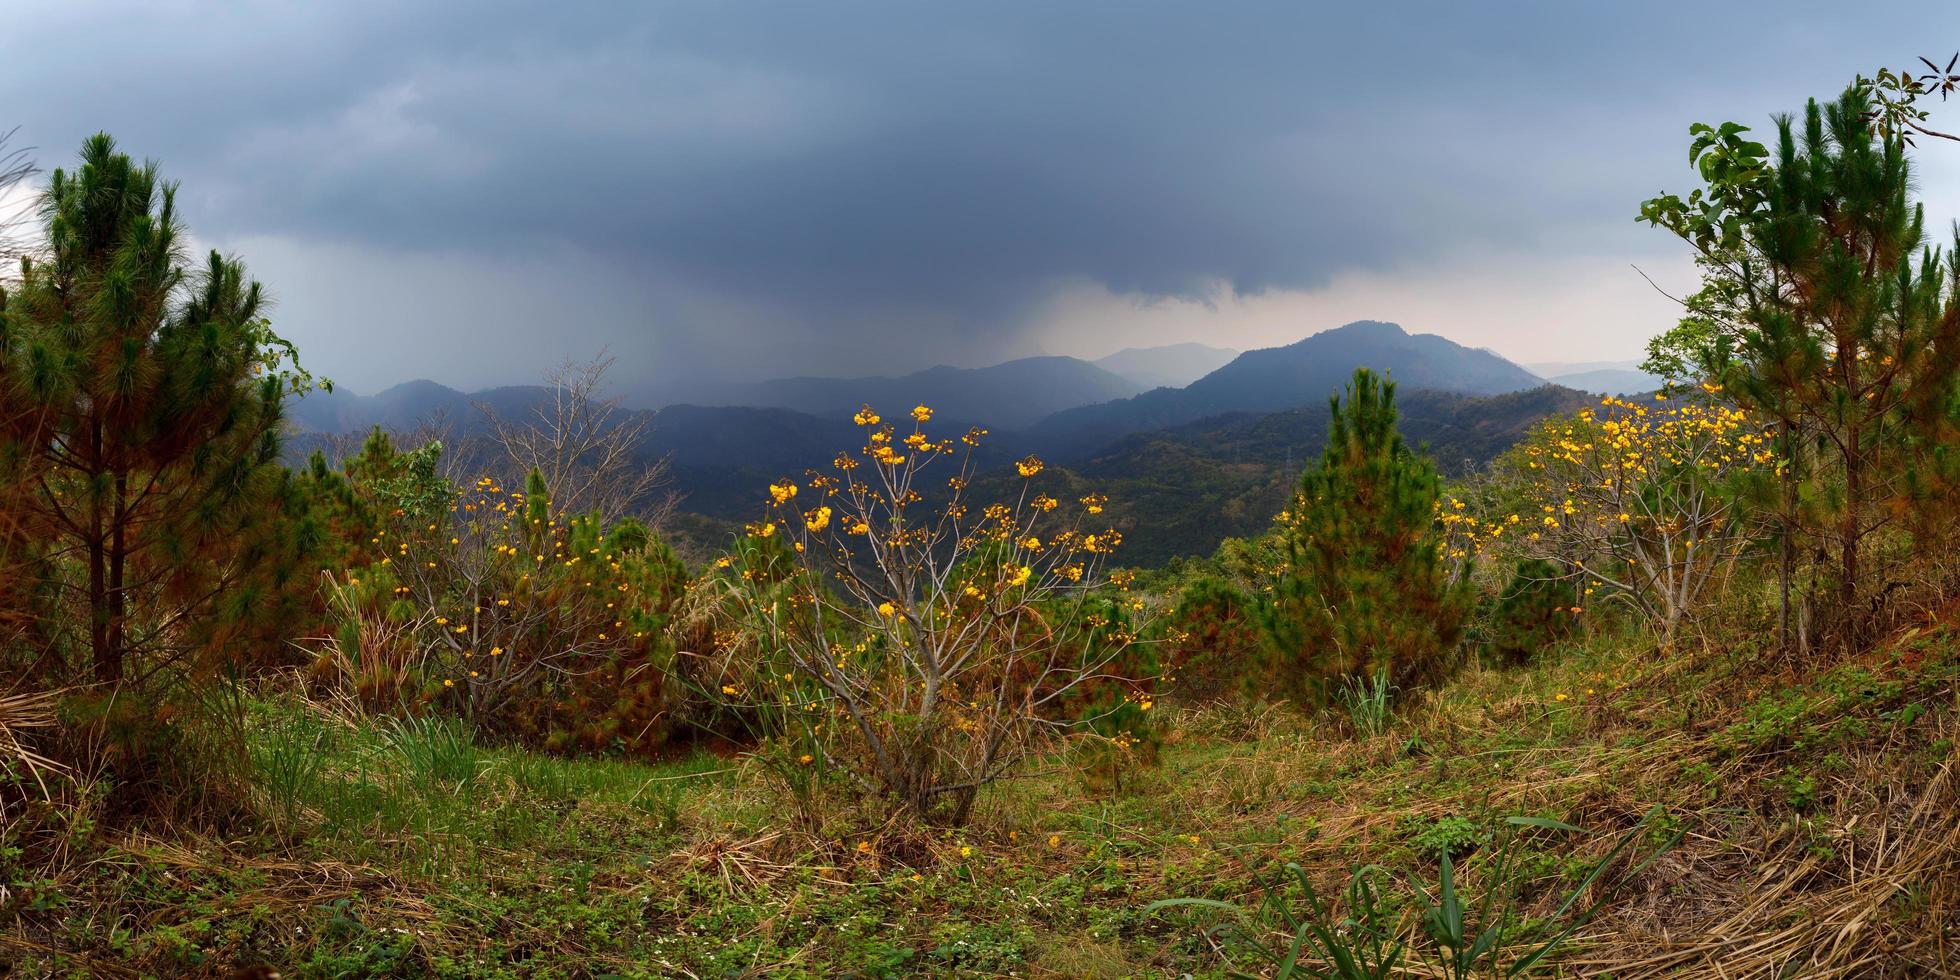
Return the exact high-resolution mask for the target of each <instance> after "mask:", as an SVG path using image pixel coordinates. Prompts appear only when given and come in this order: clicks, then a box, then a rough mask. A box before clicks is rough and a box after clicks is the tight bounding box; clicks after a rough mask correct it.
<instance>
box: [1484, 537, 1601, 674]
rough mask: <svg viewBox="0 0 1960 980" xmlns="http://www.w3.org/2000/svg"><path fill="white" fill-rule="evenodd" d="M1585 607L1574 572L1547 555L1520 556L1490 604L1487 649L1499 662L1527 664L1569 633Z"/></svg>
mask: <svg viewBox="0 0 1960 980" xmlns="http://www.w3.org/2000/svg"><path fill="white" fill-rule="evenodd" d="M1580 608H1581V607H1580V605H1579V590H1578V588H1577V587H1576V586H1575V585H1574V584H1573V582H1572V576H1571V575H1570V574H1568V573H1567V572H1565V571H1564V570H1563V569H1561V568H1560V567H1559V566H1557V565H1555V564H1553V563H1551V562H1549V561H1546V560H1544V559H1542V558H1524V559H1520V560H1519V561H1518V562H1517V564H1516V566H1515V567H1514V568H1513V570H1512V572H1511V581H1510V582H1509V584H1507V585H1506V586H1505V587H1504V591H1503V592H1502V593H1501V594H1499V595H1498V596H1497V597H1496V598H1495V599H1494V600H1493V601H1492V603H1491V608H1490V618H1489V624H1488V637H1489V639H1488V640H1487V642H1486V644H1485V648H1486V650H1488V652H1489V654H1490V656H1491V657H1492V658H1493V659H1495V660H1497V661H1498V662H1500V663H1505V664H1512V665H1517V664H1522V663H1524V662H1525V661H1527V660H1529V659H1531V657H1532V655H1533V654H1536V653H1537V652H1538V651H1539V650H1541V649H1543V648H1545V647H1546V646H1548V645H1550V644H1553V643H1556V642H1558V641H1559V640H1561V639H1563V638H1564V637H1566V636H1567V635H1569V634H1570V633H1571V632H1572V629H1573V626H1574V624H1575V617H1577V616H1578V615H1579V613H1580Z"/></svg>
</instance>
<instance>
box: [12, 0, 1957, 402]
mask: <svg viewBox="0 0 1960 980" xmlns="http://www.w3.org/2000/svg"><path fill="white" fill-rule="evenodd" d="M1956 47H1960V8H1951V9H1949V8H1945V7H1942V6H1941V5H1938V4H1920V5H1904V4H1899V5H1884V6H1883V7H1881V8H1866V7H1865V6H1864V5H1857V4H1846V3H1842V2H1836V3H1831V4H1821V3H1819V4H1810V3H1803V2H1785V3H1775V4H1767V3H1765V4H1740V3H1722V4H1710V3H1706V2H1697V3H1673V2H1667V0H1663V2H1654V3H1640V4H1622V3H1604V2H1586V0H1557V2H1546V3H1505V2H1491V3H1462V2H1460V0H1459V2H1453V3H1436V4H1428V3H1421V4H1418V3H1386V2H1384V3H1343V4H1330V3H1308V2H1291V3H1253V2H1246V3H1233V2H1219V3H1178V4H1171V3H1155V2H1149V0H1129V2H1108V3H1090V2H1056V0H1035V2H1016V0H989V2H984V3H978V2H964V3H934V2H923V0H881V2H855V0H835V2H823V3H811V2H808V0H800V2H779V3H774V2H737V0H726V2H714V3H708V2H701V0H687V2H653V0H649V2H633V3H620V2H607V3H582V2H578V0H557V2H553V3H516V2H509V0H421V2H414V3H404V2H401V0H336V2H334V3H321V4H293V3H288V2H254V0H233V2H224V3H219V2H206V3H192V2H187V0H150V2H146V3H106V2H95V0H6V2H5V3H0V130H4V129H6V128H9V127H12V126H18V127H19V132H18V133H17V134H16V135H15V137H14V141H13V144H12V145H14V146H22V145H26V146H32V147H34V149H35V156H36V157H37V159H38V160H39V162H40V164H41V166H42V167H43V168H44V169H51V168H53V167H56V166H61V165H63V164H65V163H66V162H67V161H68V160H70V159H72V158H73V157H74V155H75V153H76V150H77V149H78V148H79V146H80V145H81V142H82V140H83V139H84V138H85V137H86V136H87V135H89V134H91V133H93V132H96V131H98V130H104V131H107V132H109V133H111V134H112V135H114V136H115V137H116V138H117V140H118V141H119V142H120V144H121V145H122V146H123V147H124V148H125V149H126V150H127V151H129V152H130V153H132V154H133V155H137V156H142V157H149V158H154V159H155V160H157V161H158V162H159V164H160V166H161V168H162V170H163V171H164V173H165V175H166V176H167V177H170V178H173V179H176V180H179V181H181V183H182V190H181V192H180V195H179V203H180V209H181V212H182V214H183V215H184V216H185V218H186V220H187V222H188V223H189V224H190V226H191V229H192V231H193V233H194V234H195V236H196V238H197V241H198V242H199V243H200V244H202V245H208V246H211V247H217V248H220V249H222V250H224V251H226V252H229V253H233V254H235V255H237V256H239V257H241V258H242V259H243V260H244V261H245V263H246V265H247V267H248V269H249V270H250V271H251V272H252V274H253V275H254V276H255V277H257V278H258V279H260V280H261V281H263V282H264V283H265V284H266V286H267V288H268V290H269V292H270V294H271V295H272V297H273V298H274V300H275V302H276V304H277V305H276V306H275V308H274V314H273V316H274V325H275V328H276V329H278V330H279V331H280V332H281V333H282V334H283V335H284V336H286V337H287V338H288V339H290V340H292V341H294V342H295V343H296V344H298V345H299V348H300V350H301V353H302V356H303V358H304V359H305V361H306V363H307V366H308V367H309V368H311V369H313V370H315V371H316V372H318V373H323V374H325V375H327V376H329V377H331V378H333V379H334V380H335V381H336V382H338V383H339V384H341V385H342V386H344V387H347V388H349V389H351V390H355V391H363V392H371V391H374V390H377V389H379V388H382V387H385V386H387V385H391V384H395V383H398V382H401V381H404V380H408V379H412V378H418V377H426V378H432V379H435V380H438V381H442V382H444V383H447V384H450V385H454V386H457V387H462V388H476V387H482V386H488V385H494V384H508V383H525V382H531V381H535V380H537V378H538V377H539V376H540V374H541V373H542V372H543V370H544V369H545V368H547V367H549V366H550V365H553V364H556V363H559V362H562V361H564V360H567V359H572V360H583V359H586V358H588V357H590V356H592V355H594V354H595V353H597V352H599V351H601V350H604V351H607V352H609V353H610V354H612V355H613V356H615V357H616V358H617V361H616V364H615V367H614V369H613V370H614V381H615V382H616V383H619V384H620V385H622V388H623V389H624V390H627V391H629V392H631V393H632V395H633V397H635V398H636V399H638V400H642V401H658V400H661V399H663V398H665V397H678V395H677V394H676V393H684V392H685V391H686V390H687V388H688V387H689V386H690V385H691V384H696V383H699V382H701V381H703V380H704V379H710V378H734V379H756V378H764V377H772V376H782V375H790V374H829V375H875V374H895V373H903V372H906V371H911V370H917V369H920V368H924V367H928V366H931V365H934V364H940V363H946V364H954V365H962V366H979V365H984V364H988V363H993V362H997V361H999V360H1002V359H1005V358H1009V357H1018V356H1027V355H1033V354H1068V355H1074V356H1080V357H1088V358H1093V357H1099V356H1102V355H1105V354H1108V353H1111V352H1113V351H1115V350H1118V349H1121V348H1124V347H1132V346H1149V345H1155V344H1167V343H1176V342H1181V341H1190V340H1195V341H1201V342H1205V343H1210V344H1214V345H1218V346H1225V347H1233V348H1240V349H1246V348H1253V347H1264V346H1273V345H1277V344H1284V343H1290V342H1292V341H1295V340H1298V339H1300V338H1301V337H1304V336H1306V335H1308V334H1311V333H1314V332H1316V331H1319V330H1322V329H1326V328H1328V327H1333V326H1337V325H1339V324H1341V323H1345V322H1348V321H1351V320H1356V319H1383V320H1393V321H1396V322H1400V323H1401V324H1403V325H1404V326H1405V327H1407V328H1409V329H1410V330H1411V331H1412V332H1423V333H1438V334H1442V335H1444V336H1446V337H1449V338H1451V339H1453V340H1456V341H1458V342H1460V343H1464V344H1469V345H1472V346H1481V347H1488V348H1491V349H1493V350H1495V351H1497V352H1498V353H1500V354H1504V355H1506V356H1508V357H1511V358H1513V359H1515V360H1519V361H1525V362H1543V361H1601V360H1618V359H1635V358H1637V357H1638V356H1639V354H1640V351H1641V348H1642V346H1643V344H1644V342H1645V340H1646V338H1648V337H1649V336H1651V335H1653V334H1655V333H1658V332H1660V331H1661V330H1664V329H1666V328H1667V327H1668V326H1669V325H1671V323H1672V322H1673V319H1674V318H1675V316H1676V309H1677V308H1676V306H1675V304H1674V303H1673V302H1672V301H1671V300H1670V299H1668V297H1667V296H1666V295H1664V293H1663V291H1665V292H1671V293H1674V294H1677V295H1678V294H1682V293H1685V292H1687V291H1689V290H1691V289H1692V286H1693V282H1694V270H1693V268H1692V266H1691V264H1690V262H1689V260H1688V257H1687V254H1686V250H1685V247H1684V246H1683V245H1681V244H1680V243H1679V242H1678V241H1676V240H1674V239H1672V238H1671V237H1670V236H1669V235H1668V234H1667V233H1665V232H1662V231H1658V230H1655V229H1651V228H1648V227H1646V226H1644V225H1640V224H1638V223H1636V222H1635V221H1634V215H1635V214H1636V212H1637V210H1638V207H1639V203H1640V201H1642V200H1643V199H1645V198H1648V197H1651V196H1653V195H1655V194H1656V193H1659V192H1661V191H1663V190H1671V191H1678V192H1682V193H1685V192H1686V191H1687V190H1689V189H1692V187H1693V186H1694V185H1695V181H1694V174H1693V173H1692V171H1691V170H1690V168H1689V166H1688V162H1687V140H1688V137H1687V127H1688V125H1689V124H1690V123H1693V122H1696V121H1710V122H1719V121H1722V120H1729V119H1734V120H1737V121H1741V122H1743V123H1745V124H1749V125H1752V126H1758V127H1763V128H1767V127H1768V126H1769V119H1770V116H1771V115H1772V114H1773V113H1777V112H1788V111H1795V110H1798V109H1800V108H1801V106H1802V104H1803V100H1804V99H1805V98H1807V97H1810V96H1820V97H1828V96H1832V95H1834V94H1835V93H1836V92H1837V91H1839V90H1841V88H1842V87H1843V85H1844V84H1845V83H1846V82H1848V81H1849V80H1850V79H1851V78H1852V77H1853V76H1854V75H1856V74H1858V73H1860V72H1864V73H1868V74H1869V73H1871V72H1872V71H1874V70H1875V69H1877V68H1878V67H1881V66H1888V65H1889V66H1895V67H1897V66H1903V65H1905V64H1907V63H1909V62H1911V61H1912V59H1913V57H1914V56H1916V55H1920V54H1925V55H1942V56H1943V55H1946V54H1950V53H1951V52H1952V50H1953V49H1954V48H1956ZM1922 49H1923V50H1922ZM1935 108H1936V110H1937V109H1938V108H1939V107H1938V106H1936V107H1935ZM1938 120H1944V121H1947V122H1949V123H1951V124H1952V125H1951V127H1950V128H1954V129H1960V105H1956V106H1955V107H1954V108H1953V109H1951V110H1948V111H1946V112H1944V113H1940V114H1939V115H1937V116H1936V121H1938ZM1919 157H1920V163H1921V166H1920V181H1921V191H1922V195H1923V197H1924V198H1925V200H1926V202H1927V205H1928V210H1929V215H1930V217H1931V218H1932V219H1933V224H1934V226H1935V227H1936V228H1941V229H1944V228H1945V227H1947V225H1948V223H1949V222H1950V221H1951V220H1952V219H1954V218H1955V217H1960V144H1954V145H1950V146H1949V145H1929V146H1924V147H1922V150H1921V152H1920V154H1919ZM1648 279H1652V280H1653V284H1652V285H1650V284H1649V282H1648ZM1657 286H1658V288H1657Z"/></svg>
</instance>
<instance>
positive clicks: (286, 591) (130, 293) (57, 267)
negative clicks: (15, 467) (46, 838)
mask: <svg viewBox="0 0 1960 980" xmlns="http://www.w3.org/2000/svg"><path fill="white" fill-rule="evenodd" d="M81 156H82V159H81V165H80V166H79V167H78V168H77V169H76V170H75V171H74V172H72V173H70V172H68V171H65V170H56V171H55V172H54V173H53V175H52V180H51V182H50V185H49V188H48V190H47V193H46V196H45V200H44V203H43V206H42V217H43V220H44V223H45V228H44V232H45V241H46V246H45V248H44V250H43V252H42V255H41V257H39V258H38V259H36V260H32V261H23V263H22V273H21V281H20V283H19V284H18V287H17V288H16V289H15V290H14V292H13V295H12V296H10V297H9V298H8V300H7V302H6V303H5V305H4V312H0V390H4V392H5V396H4V397H5V399H6V402H7V403H8V404H9V405H12V406H14V407H15V408H16V409H18V408H20V407H22V406H25V407H27V408H29V409H31V410H32V411H31V413H30V414H32V416H33V417H34V418H35V419H37V420H38V424H37V425H35V426H33V427H31V428H29V429H26V430H23V429H21V428H19V427H10V428H9V430H8V431H7V432H6V433H5V434H4V436H0V438H5V439H7V440H8V442H9V445H8V446H6V447H0V449H4V454H5V455H8V456H10V457H11V458H31V459H32V460H33V462H32V464H31V465H32V466H33V467H34V468H35V471H36V472H35V478H34V481H33V485H32V489H31V491H30V492H29V493H28V494H27V495H26V499H24V500H21V501H17V502H16V506H17V507H18V508H19V509H20V510H22V511H23V512H24V513H25V514H26V525H27V527H26V529H25V530H24V531H23V532H22V533H25V534H28V535H30V536H33V537H35V538H36V539H37V540H39V541H41V542H43V543H44V545H45V547H44V549H43V550H42V551H41V552H40V553H39V555H38V561H37V569H36V572H35V574H36V575H37V578H38V579H39V581H41V582H43V583H46V584H47V586H48V587H49V588H50V589H51V590H52V591H53V593H54V594H55V596H56V597H57V601H58V602H60V603H61V604H63V605H65V606H71V608H77V609H78V610H79V613H80V615H78V616H73V617H56V622H57V624H59V623H62V622H79V623H81V624H82V626H83V629H84V631H85V636H83V637H79V638H77V640H76V642H75V643H74V644H73V645H74V646H77V647H81V648H83V649H85V650H86V652H87V658H88V661H89V664H90V673H91V674H92V675H93V677H94V679H95V680H97V681H100V682H103V683H109V684H114V683H117V682H120V681H124V680H125V678H126V673H127V671H128V668H129V664H130V662H131V661H132V660H133V659H136V658H143V659H145V661H146V664H147V665H148V666H150V667H156V668H161V667H165V666H170V665H172V664H177V663H181V662H182V661H183V659H184V658H185V657H186V656H187V655H190V654H193V653H196V652H198V651H204V652H214V651H222V650H225V649H227V648H229V647H232V646H234V645H236V644H238V643H240V642H245V641H250V640H254V639H258V638H263V636H264V634H261V633H258V632H256V631H255V630H254V628H253V627H252V625H251V624H252V623H253V622H254V621H255V620H256V621H258V622H259V623H265V622H268V621H276V620H277V619H278V618H279V617H281V616H282V615H285V614H287V613H288V612H289V611H290V609H291V602H292V601H293V596H292V592H293V590H294V589H295V588H296V587H298V586H299V585H300V583H304V582H308V581H309V580H310V579H311V570H310V569H307V568H305V567H304V566H305V562H304V561H303V560H302V556H303V555H304V554H305V553H306V552H307V551H308V550H309V549H310V548H311V546H312V545H313V544H314V543H315V541H316V539H317V530H316V529H314V528H312V527H311V526H310V524H309V522H308V521H307V520H305V518H304V515H303V513H302V512H301V511H300V508H301V501H300V500H299V497H298V494H297V493H296V489H295V487H294V484H293V480H292V478H291V475H290V474H289V473H288V472H287V471H286V470H285V469H284V468H283V467H281V466H280V465H278V462H277V458H278V453H279V448H280V433H281V426H282V423H283V419H284V416H283V408H284V402H285V399H286V397H287V395H288V394H289V393H291V392H293V391H294V390H295V389H296V388H303V387H304V386H305V385H306V384H307V380H306V379H305V376H304V374H303V373H302V372H298V371H297V367H296V364H294V363H292V361H291V358H292V354H293V352H292V348H291V346H290V345H287V344H285V343H284V342H283V341H281V340H280V339H279V338H278V337H277V336H276V335H275V334H273V333H272V331H271V329H270V328H269V326H268V325H267V322H266V321H265V319H264V313H265V299H264V295H263V292H262V290H261V289H260V287H259V284H258V283H256V282H252V281H250V280H249V279H247V278H246V276H245V274H244V271H243V269H242V268H241V267H240V266H239V264H238V263H237V262H235V261H232V260H230V259H226V258H224V257H223V256H221V255H219V254H218V253H216V252H213V253H211V255H210V256H209V258H208V260H207V261H206V263H205V264H204V266H203V267H202V268H201V269H197V270H192V269H190V268H187V267H186V265H185V264H184V262H183V261H182V253H183V244H182V230H181V228H180V227H179V224H178V219H177V211H176V188H175V185H174V184H170V183H166V182H164V181H163V180H161V179H160V178H159V177H158V175H157V171H156V167H155V165H154V164H148V163H146V164H142V165H138V164H136V163H135V162H133V161H132V160H131V159H130V158H129V157H128V156H127V155H125V154H122V153H120V152H117V150H116V147H115V143H114V142H113V141H112V140H111V139H110V138H109V137H108V136H107V135H97V136H95V137H92V138H91V139H89V140H88V141H87V142H86V143H85V144H84V145H83V147H82V155H81ZM7 414H9V415H17V414H18V412H10V413H7ZM71 604H72V605H71ZM287 625H288V626H290V624H287Z"/></svg>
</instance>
